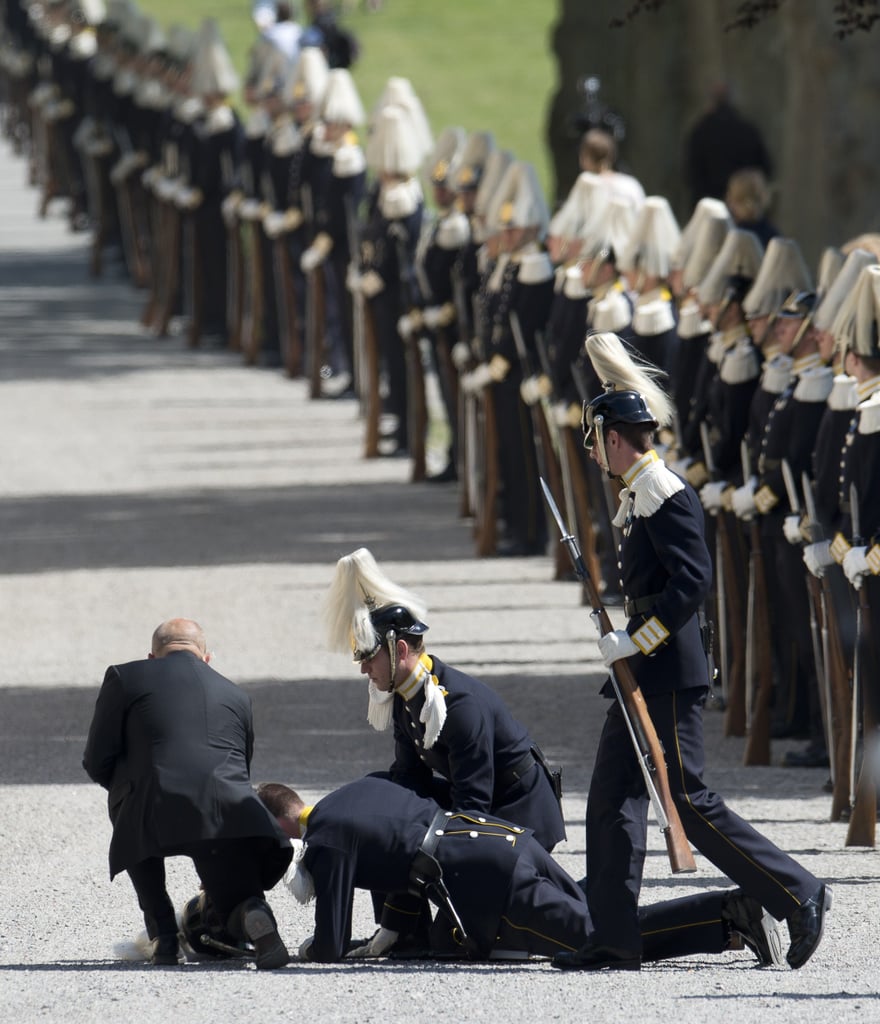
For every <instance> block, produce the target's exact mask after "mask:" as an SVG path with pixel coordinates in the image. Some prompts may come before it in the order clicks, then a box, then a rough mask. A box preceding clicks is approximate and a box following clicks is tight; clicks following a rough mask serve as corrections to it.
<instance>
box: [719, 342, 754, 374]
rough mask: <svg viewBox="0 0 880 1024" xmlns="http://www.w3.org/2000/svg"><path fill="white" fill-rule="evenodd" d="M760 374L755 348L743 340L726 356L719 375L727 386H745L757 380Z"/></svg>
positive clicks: (722, 360) (723, 358)
mask: <svg viewBox="0 0 880 1024" xmlns="http://www.w3.org/2000/svg"><path fill="white" fill-rule="evenodd" d="M760 372H761V368H760V366H759V365H758V353H757V351H756V349H755V346H754V345H753V344H752V343H751V341H749V340H748V339H743V340H742V341H738V342H737V343H736V344H735V345H734V346H733V348H732V349H730V350H729V351H727V352H726V353H725V354H724V356H723V357H722V359H721V366H720V369H719V371H718V374H719V376H720V377H721V380H722V381H723V382H724V383H725V384H745V383H747V382H748V381H750V380H755V378H756V377H757V376H758V374H759V373H760Z"/></svg>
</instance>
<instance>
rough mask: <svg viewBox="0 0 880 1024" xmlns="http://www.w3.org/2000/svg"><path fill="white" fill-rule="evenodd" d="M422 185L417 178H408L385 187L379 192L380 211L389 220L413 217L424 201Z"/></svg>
mask: <svg viewBox="0 0 880 1024" xmlns="http://www.w3.org/2000/svg"><path fill="white" fill-rule="evenodd" d="M422 198H423V196H422V187H421V185H420V184H419V182H418V180H417V179H416V178H407V179H406V181H399V182H397V183H396V184H394V185H390V186H388V187H387V188H383V189H382V191H381V192H380V193H379V211H380V212H381V214H382V216H383V217H385V218H386V219H387V220H402V219H403V218H404V217H411V216H412V215H413V214H414V213H415V212H416V210H417V209H418V208H419V204H420V203H421V202H422Z"/></svg>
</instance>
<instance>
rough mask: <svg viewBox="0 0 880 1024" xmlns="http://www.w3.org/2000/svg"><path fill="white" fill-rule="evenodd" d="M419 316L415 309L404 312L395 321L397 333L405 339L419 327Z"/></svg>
mask: <svg viewBox="0 0 880 1024" xmlns="http://www.w3.org/2000/svg"><path fill="white" fill-rule="evenodd" d="M420 321H421V318H420V317H419V315H418V313H417V312H416V311H413V312H412V313H404V314H403V316H402V317H401V318H400V319H399V320H398V321H397V333H398V334H399V335H400V336H401V338H403V339H404V340H406V339H407V338H409V337H411V336H412V335H413V334H415V332H416V331H417V330H418V329H419V326H420Z"/></svg>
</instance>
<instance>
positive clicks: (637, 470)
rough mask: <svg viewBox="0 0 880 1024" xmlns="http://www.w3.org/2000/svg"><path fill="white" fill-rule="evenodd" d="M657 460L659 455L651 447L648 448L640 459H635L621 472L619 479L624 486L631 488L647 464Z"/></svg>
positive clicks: (646, 467)
mask: <svg viewBox="0 0 880 1024" xmlns="http://www.w3.org/2000/svg"><path fill="white" fill-rule="evenodd" d="M659 461H660V456H659V455H658V454H657V453H656V452H655V451H654V449H653V448H649V449H648V451H646V452H645V454H644V455H643V456H642V457H641V458H640V459H637V460H636V461H635V462H634V463H633V464H632V465H631V466H630V467H629V469H628V470H627V471H626V472H625V473H622V474H621V476H620V479H621V480H622V481H623V485H624V487H628V488H629V489H630V490H632V486H633V484H634V483H635V482H636V480H637V479H638V478H639V477H640V476H641V474H642V473H644V471H645V470H646V469H648V467H649V466H651V465H653V463H655V462H659Z"/></svg>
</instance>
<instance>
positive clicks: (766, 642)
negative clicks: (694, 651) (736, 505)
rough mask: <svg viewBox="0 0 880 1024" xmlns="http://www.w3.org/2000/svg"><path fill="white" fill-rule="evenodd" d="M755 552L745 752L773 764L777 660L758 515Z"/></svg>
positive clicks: (748, 759)
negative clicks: (772, 720)
mask: <svg viewBox="0 0 880 1024" xmlns="http://www.w3.org/2000/svg"><path fill="white" fill-rule="evenodd" d="M749 537H750V543H751V554H750V555H749V572H750V573H751V576H752V578H751V580H750V583H749V585H750V586H751V587H752V595H753V600H754V610H753V615H752V625H753V630H752V635H751V636H750V637H748V638H747V641H748V642H749V643H752V644H753V645H754V649H753V655H754V658H755V668H754V673H753V676H754V678H752V679H746V681H745V684H746V686H749V687H753V691H752V693H753V696H752V702H751V716H750V719H749V722H748V735H747V737H746V746H745V750H744V751H743V764H745V765H754V764H770V699H771V696H772V693H773V661H772V657H773V655H772V651H771V648H770V619H769V616H770V607H769V604H768V602H767V578H766V574H765V569H764V552H763V549H762V547H761V525H760V523H759V521H758V519H757V517H755V518H754V519H752V521H751V522H750V523H749Z"/></svg>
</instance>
